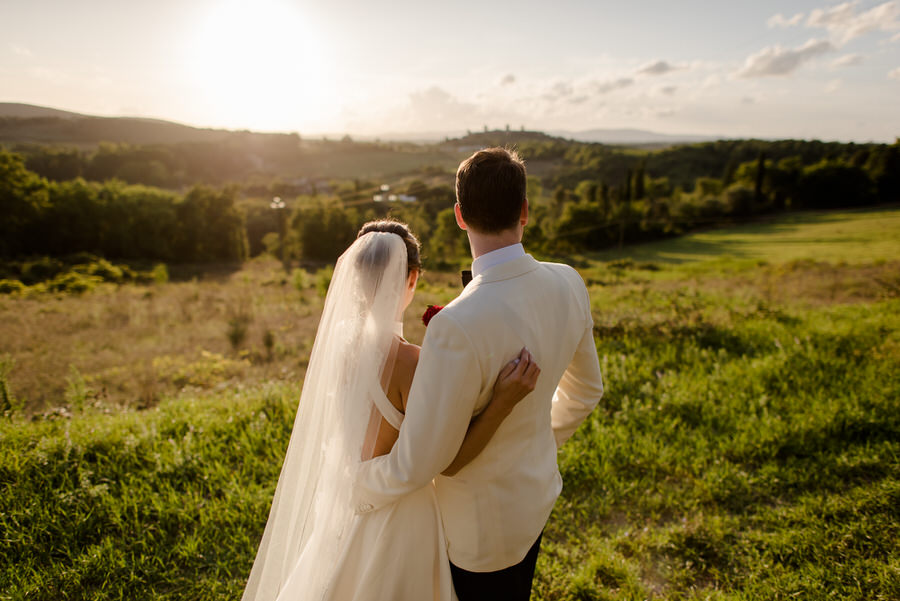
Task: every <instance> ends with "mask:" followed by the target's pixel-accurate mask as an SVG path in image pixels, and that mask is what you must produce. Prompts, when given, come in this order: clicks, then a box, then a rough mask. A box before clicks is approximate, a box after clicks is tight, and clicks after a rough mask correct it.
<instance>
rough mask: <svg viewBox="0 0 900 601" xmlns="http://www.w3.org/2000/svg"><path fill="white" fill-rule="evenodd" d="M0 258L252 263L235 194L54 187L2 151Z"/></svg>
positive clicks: (75, 183) (79, 183) (120, 185)
mask: <svg viewBox="0 0 900 601" xmlns="http://www.w3.org/2000/svg"><path fill="white" fill-rule="evenodd" d="M0 215H2V216H3V218H2V220H0V257H4V258H17V257H25V256H34V255H47V256H64V255H67V254H73V253H79V252H90V253H96V254H98V255H101V256H105V257H110V258H117V259H125V260H155V261H164V262H206V261H239V260H242V259H244V258H246V257H247V242H246V232H245V228H244V218H243V215H242V214H241V213H240V212H239V211H238V210H237V208H236V206H235V191H234V190H233V189H230V188H222V189H213V188H209V187H204V186H197V187H194V188H192V189H191V190H189V191H188V192H187V193H186V194H184V195H180V194H176V193H174V192H169V191H166V190H161V189H159V188H153V187H148V186H140V185H128V184H125V183H124V182H122V181H119V180H109V181H106V182H103V183H97V182H87V181H85V180H83V179H81V178H76V179H73V180H68V181H62V182H51V181H48V180H47V179H45V178H43V177H41V176H39V175H37V174H36V173H34V172H32V171H29V170H28V169H26V167H25V164H24V161H23V159H22V157H21V156H19V155H17V154H14V153H11V152H7V151H4V150H0Z"/></svg>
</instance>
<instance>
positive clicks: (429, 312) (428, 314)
mask: <svg viewBox="0 0 900 601" xmlns="http://www.w3.org/2000/svg"><path fill="white" fill-rule="evenodd" d="M443 308H444V306H443V305H428V308H427V309H425V313H424V314H423V315H422V323H424V324H425V327H428V322H429V321H431V318H432V317H434V316H435V315H437V314H438V311H440V310H441V309H443Z"/></svg>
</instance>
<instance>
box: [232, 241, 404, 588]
mask: <svg viewBox="0 0 900 601" xmlns="http://www.w3.org/2000/svg"><path fill="white" fill-rule="evenodd" d="M406 276H407V272H406V247H405V244H404V243H403V240H402V239H401V238H400V237H399V236H397V235H395V234H388V233H382V232H371V233H368V234H366V235H364V236H362V237H360V238H359V239H357V240H356V242H354V243H353V244H352V245H351V246H350V248H348V249H347V251H346V252H345V253H344V254H343V255H341V257H340V259H338V262H337V265H336V266H335V270H334V275H333V276H332V280H331V284H330V286H329V288H328V294H327V296H326V298H325V307H324V309H323V312H322V318H321V321H320V322H319V329H318V332H317V333H316V341H315V344H314V345H313V350H312V353H311V355H310V361H309V366H308V368H307V372H306V377H305V379H304V383H303V391H302V393H301V395H300V402H299V406H298V410H297V416H296V418H295V420H294V429H293V431H292V433H291V439H290V442H289V444H288V449H287V454H286V456H285V460H284V464H283V466H282V470H281V475H280V477H279V479H278V485H277V487H276V490H275V496H274V499H273V501H272V508H271V510H270V513H269V519H268V522H267V523H266V529H265V532H264V534H263V539H262V542H261V543H260V546H259V551H258V552H257V556H256V560H255V562H254V564H253V569H252V570H251V573H250V578H249V580H248V582H247V587H246V589H245V591H244V595H243V601H275V600H276V599H277V597H278V594H279V592H280V591H281V590H282V589H283V588H284V585H285V583H286V582H287V581H288V579H291V580H293V579H300V580H299V582H302V583H304V584H303V587H302V588H303V590H304V591H307V592H305V593H304V595H307V593H308V596H305V597H304V598H308V599H320V598H321V597H322V595H323V594H324V591H325V588H326V586H327V584H328V582H329V578H330V574H331V572H330V570H329V567H331V566H334V565H335V564H336V563H337V559H338V558H339V556H340V553H341V548H342V547H341V539H342V535H343V533H345V532H346V531H347V529H348V528H349V527H350V525H351V523H352V520H353V519H354V517H355V516H354V512H353V508H352V507H351V505H350V495H351V491H352V483H353V477H354V473H355V470H356V468H357V466H358V464H359V461H360V460H361V458H363V457H364V456H365V451H366V450H365V448H364V445H365V443H366V432H367V428H368V427H369V424H370V419H371V418H372V415H373V412H372V397H371V391H372V390H373V387H374V386H379V387H380V386H381V385H382V383H383V381H384V379H385V377H387V376H388V375H389V370H390V369H391V368H392V366H393V360H394V357H395V355H396V347H397V345H396V339H395V337H394V323H395V321H396V320H397V319H398V317H399V314H400V311H401V309H402V307H401V303H402V300H403V295H404V292H405V284H406ZM292 601H293V599H292Z"/></svg>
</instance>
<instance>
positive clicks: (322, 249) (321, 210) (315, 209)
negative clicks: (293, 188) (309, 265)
mask: <svg viewBox="0 0 900 601" xmlns="http://www.w3.org/2000/svg"><path fill="white" fill-rule="evenodd" d="M357 221H358V218H357V216H356V213H355V211H353V210H345V209H344V208H343V207H341V206H340V205H338V204H337V203H334V202H327V201H323V202H316V203H314V204H311V205H307V206H303V207H300V208H298V209H297V211H296V212H295V213H294V215H293V217H292V224H293V228H294V229H295V230H296V231H297V232H298V234H299V238H300V246H301V251H300V253H301V256H302V257H303V258H304V259H310V260H313V261H323V262H330V263H333V262H335V261H336V260H337V258H338V257H339V256H340V255H341V253H343V252H344V251H345V250H346V249H347V247H348V246H350V244H351V243H352V242H353V240H355V239H356V232H357V231H358V229H359V225H360V224H359V223H357Z"/></svg>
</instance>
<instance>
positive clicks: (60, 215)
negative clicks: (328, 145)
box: [0, 132, 900, 268]
mask: <svg viewBox="0 0 900 601" xmlns="http://www.w3.org/2000/svg"><path fill="white" fill-rule="evenodd" d="M478 135H479V136H482V137H484V136H485V135H487V136H488V137H489V134H478ZM517 135H518V136H519V137H518V138H517V140H516V145H517V147H518V149H519V152H520V153H521V154H522V155H523V156H524V158H525V159H526V161H529V162H535V163H540V162H543V163H544V164H552V165H553V168H552V169H549V170H544V171H543V172H542V176H541V177H538V176H536V175H530V176H529V179H528V197H529V201H530V205H531V223H530V225H529V227H528V228H527V229H526V234H525V235H526V243H527V244H528V246H529V248H531V249H532V250H534V251H537V252H543V253H547V254H565V253H572V252H584V251H591V250H599V249H603V248H609V247H611V246H617V245H622V244H627V243H632V242H641V241H648V240H653V239H658V238H660V237H666V236H674V235H678V234H681V233H684V232H687V231H691V230H694V229H697V228H701V227H710V226H713V225H720V224H727V223H737V222H742V221H747V220H752V219H758V218H760V217H765V216H768V215H772V214H777V213H779V212H784V211H793V210H805V209H832V208H849V207H865V206H870V205H873V204H876V203H888V202H897V201H898V200H900V142H897V143H894V144H892V145H886V144H862V145H857V144H841V143H824V142H817V141H795V140H783V141H777V142H765V141H760V140H733V141H719V142H712V143H704V144H693V145H686V146H678V147H673V148H666V149H662V150H656V151H640V150H634V149H621V148H615V147H611V146H605V145H602V144H585V143H577V142H573V141H570V140H561V139H559V138H549V137H547V136H537V137H529V136H527V132H524V133H523V132H517ZM463 141H464V140H463ZM457 142H459V141H457ZM480 142H481V143H482V144H485V145H486V144H490V143H492V140H488V139H485V140H480ZM334 144H335V145H336V146H337V145H343V146H344V147H346V148H347V149H356V150H357V151H362V150H361V147H360V148H357V146H358V145H357V144H356V143H354V142H352V141H346V140H345V141H343V142H335V143H334ZM445 144H446V143H445ZM157 150H159V149H157ZM65 152H67V151H59V150H53V149H46V150H45V151H42V153H32V154H31V155H29V156H30V157H31V158H30V159H29V162H27V163H26V161H25V159H23V157H22V156H21V155H19V154H16V153H12V152H8V151H2V150H0V210H2V214H3V216H4V219H3V222H2V225H0V256H2V257H7V258H9V257H21V256H29V255H31V256H34V255H49V256H62V255H64V254H66V253H76V252H91V253H96V254H98V255H102V256H105V257H109V258H116V259H125V260H135V259H142V260H155V261H164V262H169V263H177V262H203V261H238V260H242V259H244V258H246V257H247V256H255V255H258V254H261V253H264V252H269V253H271V254H273V255H275V256H278V257H282V258H284V259H286V260H287V259H301V260H308V261H315V262H330V261H333V260H334V259H335V258H336V257H337V256H338V255H339V254H340V253H341V252H342V251H343V249H345V248H346V247H347V245H349V244H350V242H352V240H353V238H354V237H355V235H356V232H357V231H358V228H359V226H360V225H361V224H362V223H363V222H365V221H367V220H370V219H375V218H380V217H384V216H386V215H392V216H394V217H396V218H397V219H401V220H403V221H406V222H407V223H409V224H410V225H411V227H412V228H413V231H415V232H416V233H417V234H418V235H419V237H420V239H421V240H422V241H423V243H424V253H425V256H426V257H427V258H428V259H429V260H430V262H431V265H433V266H436V267H438V268H442V267H445V266H448V267H449V266H455V265H456V264H457V263H459V262H460V261H463V260H465V257H466V256H467V248H466V243H465V236H464V234H463V233H462V232H461V231H460V230H459V229H458V228H457V227H456V224H455V220H454V217H453V210H452V206H453V202H454V190H453V185H452V178H453V176H452V174H449V173H443V172H441V171H440V170H437V171H435V170H428V169H423V170H420V172H418V174H419V176H420V178H419V179H413V180H412V181H408V183H407V184H406V186H405V188H403V189H398V190H396V191H397V192H405V193H407V194H410V195H414V196H416V197H417V201H416V202H414V203H400V202H397V203H387V202H384V203H378V202H374V201H373V200H372V196H371V189H372V188H374V187H376V185H375V184H373V183H372V182H362V181H360V180H358V179H356V180H351V181H344V182H332V186H331V187H330V188H329V190H327V191H326V192H323V193H317V192H316V190H315V188H313V190H312V191H311V192H310V191H306V192H305V193H299V192H300V190H298V189H296V188H292V187H291V186H287V187H285V186H284V185H283V182H281V183H279V182H278V181H277V180H276V181H274V182H270V184H268V185H262V186H261V185H260V184H258V183H256V184H253V185H247V184H246V183H245V184H244V186H243V188H241V187H239V186H237V185H232V186H225V187H219V188H210V187H204V186H195V187H193V188H189V189H187V191H186V192H182V193H179V192H173V191H168V190H164V189H161V188H159V187H154V186H150V185H135V184H129V183H126V182H125V181H122V180H121V179H120V178H118V176H120V175H121V166H122V165H129V164H133V165H135V167H134V170H135V172H136V173H137V172H140V173H143V172H144V171H145V170H149V172H152V164H153V162H154V161H155V160H157V159H155V158H152V157H153V156H155V155H153V152H155V151H152V149H148V148H143V149H141V148H139V147H122V146H116V147H113V146H109V147H103V146H101V147H100V148H99V149H98V150H97V151H96V152H95V153H94V154H93V155H91V158H90V164H91V165H95V167H92V168H96V169H98V171H88V172H87V173H86V175H89V176H91V177H96V178H98V179H99V180H101V181H87V180H86V179H84V178H82V177H80V176H79V177H75V178H74V179H73V178H69V179H65V178H62V179H60V180H58V181H57V180H56V179H55V178H47V177H45V176H44V175H42V174H39V173H36V172H35V171H34V170H32V169H30V168H29V166H30V165H32V164H34V162H35V161H37V159H36V158H35V157H43V158H41V159H40V160H41V161H48V160H50V158H52V157H54V156H56V155H57V154H58V153H62V154H65ZM72 152H75V151H72ZM348 152H349V150H348ZM55 153H56V154H55ZM141 153H149V154H141ZM79 156H82V159H79V160H84V156H86V155H79ZM123 157H131V159H128V160H125V159H124V158H123ZM113 158H114V159H115V160H113ZM132 159H133V161H132V162H131V163H129V160H132ZM73 160H74V159H73ZM123 161H124V162H123ZM106 162H108V164H110V165H113V166H115V165H118V167H109V168H108V169H107V170H106V171H103V170H102V169H100V166H101V165H104V164H107V163H106ZM48 169H49V168H48V167H47V166H46V165H44V167H42V173H47V172H48ZM61 173H62V172H61ZM70 175H71V174H70ZM132 181H133V180H132ZM426 182H428V183H426ZM275 194H278V195H282V196H283V197H284V198H285V200H286V201H287V202H286V204H287V208H285V209H281V210H274V209H272V208H270V206H269V201H270V199H271V197H272V195H275ZM248 196H250V198H248ZM254 197H255V200H254Z"/></svg>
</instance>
